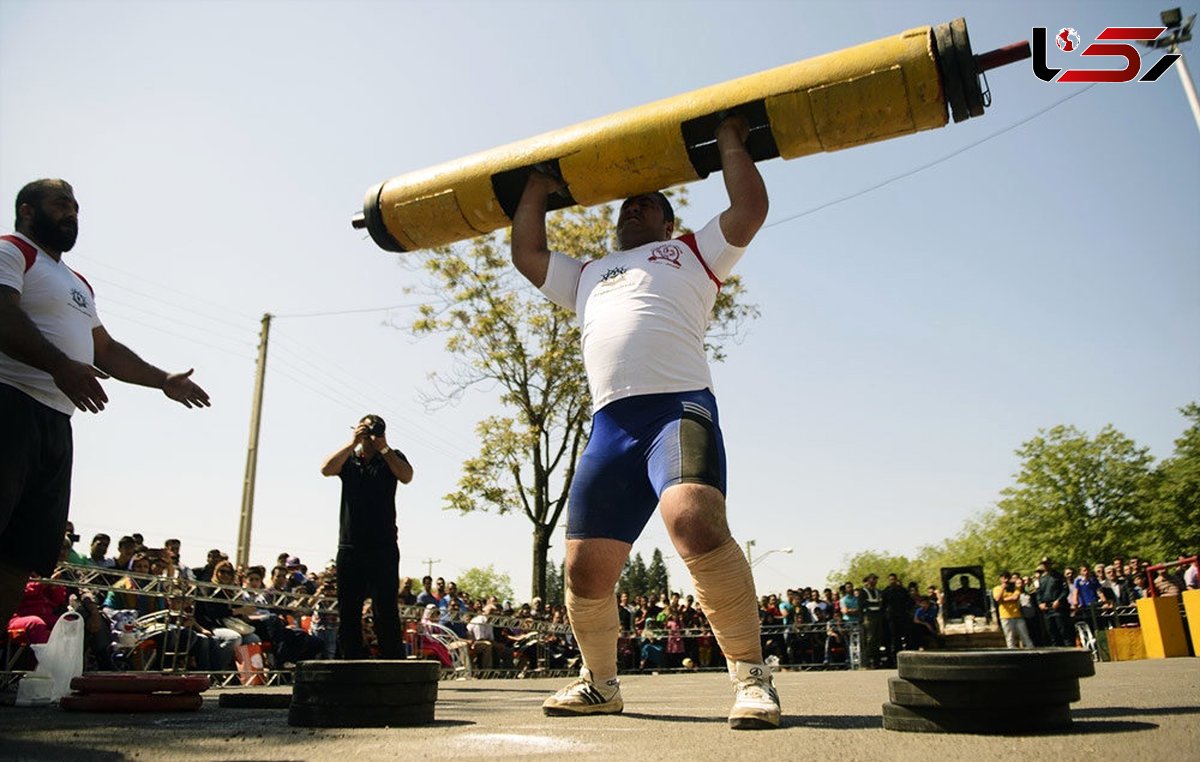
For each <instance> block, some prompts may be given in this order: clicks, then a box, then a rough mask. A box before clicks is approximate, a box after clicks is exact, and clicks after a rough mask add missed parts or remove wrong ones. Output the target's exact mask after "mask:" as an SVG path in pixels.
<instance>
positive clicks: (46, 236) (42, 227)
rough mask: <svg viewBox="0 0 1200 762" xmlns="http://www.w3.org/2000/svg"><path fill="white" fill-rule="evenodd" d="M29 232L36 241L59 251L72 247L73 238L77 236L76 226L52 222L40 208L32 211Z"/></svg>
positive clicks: (77, 229)
mask: <svg viewBox="0 0 1200 762" xmlns="http://www.w3.org/2000/svg"><path fill="white" fill-rule="evenodd" d="M29 232H31V233H32V234H33V238H34V240H36V241H37V242H38V243H40V244H42V245H43V246H46V247H49V248H51V249H55V250H57V251H59V252H67V251H70V250H71V249H72V248H74V246H75V239H76V238H77V237H78V236H79V228H78V227H77V226H75V225H68V224H66V223H62V222H54V221H53V220H51V219H50V217H49V216H48V215H45V214H43V213H42V212H41V210H37V211H35V212H34V214H33V219H32V220H30V222H29Z"/></svg>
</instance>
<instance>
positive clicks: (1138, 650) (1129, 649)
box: [1105, 627, 1146, 661]
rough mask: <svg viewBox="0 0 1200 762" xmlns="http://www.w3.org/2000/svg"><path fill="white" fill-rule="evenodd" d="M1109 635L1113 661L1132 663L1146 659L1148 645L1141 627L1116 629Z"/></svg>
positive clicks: (1109, 651) (1109, 647)
mask: <svg viewBox="0 0 1200 762" xmlns="http://www.w3.org/2000/svg"><path fill="white" fill-rule="evenodd" d="M1105 632H1106V633H1107V635H1108V653H1109V655H1110V656H1111V657H1112V660H1113V661H1132V660H1134V659H1145V658H1146V643H1145V641H1143V640H1142V628H1140V627H1114V628H1113V629H1111V630H1106V631H1105Z"/></svg>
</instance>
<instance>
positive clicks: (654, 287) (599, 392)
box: [541, 217, 745, 411]
mask: <svg viewBox="0 0 1200 762" xmlns="http://www.w3.org/2000/svg"><path fill="white" fill-rule="evenodd" d="M744 252H745V248H744V247H738V246H732V245H730V244H729V242H728V241H726V240H725V235H724V234H723V233H722V232H721V224H720V218H719V217H716V218H713V219H712V220H711V221H710V222H709V223H708V224H707V225H705V226H704V227H703V228H702V229H700V230H698V231H696V232H695V233H689V234H688V235H685V236H680V237H679V238H674V239H671V240H669V241H654V242H652V243H648V244H645V245H643V246H638V247H637V248H634V249H629V250H627V251H615V252H612V253H609V254H606V255H605V256H604V257H601V258H600V259H597V260H592V261H590V262H580V261H579V260H577V259H574V258H573V257H570V256H567V255H566V254H563V253H561V252H551V255H550V265H549V269H548V270H547V273H546V281H545V283H543V284H542V287H541V291H542V293H543V294H545V295H546V297H547V298H549V299H550V300H551V301H553V302H554V303H555V304H558V305H560V306H562V307H564V308H566V309H569V310H574V311H575V314H576V315H577V317H578V319H579V323H580V328H581V332H582V335H583V347H582V349H583V364H584V367H585V368H586V370H587V376H588V385H589V388H590V390H591V394H592V409H593V411H597V410H600V409H601V408H603V407H604V406H605V405H607V404H609V403H610V402H614V401H616V400H619V399H623V398H625V397H632V396H635V395H641V394H660V393H664V392H686V391H694V390H696V389H711V388H712V374H711V372H710V371H709V367H708V356H707V355H706V353H705V351H704V335H705V333H706V332H707V330H708V323H709V319H710V317H711V316H712V309H713V305H714V304H715V302H716V299H717V292H718V290H719V289H720V287H721V283H722V281H723V280H724V279H725V278H727V277H729V274H730V272H732V270H733V266H734V265H735V264H736V263H737V261H738V260H739V259H740V258H741V256H742V254H743V253H744Z"/></svg>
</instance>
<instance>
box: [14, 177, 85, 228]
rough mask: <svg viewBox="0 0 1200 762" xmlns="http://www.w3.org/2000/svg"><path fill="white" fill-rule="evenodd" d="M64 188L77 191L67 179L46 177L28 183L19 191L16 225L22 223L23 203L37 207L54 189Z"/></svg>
mask: <svg viewBox="0 0 1200 762" xmlns="http://www.w3.org/2000/svg"><path fill="white" fill-rule="evenodd" d="M62 188H65V189H66V191H67V192H68V193H72V194H74V193H75V189H74V188H72V187H71V184H70V183H69V182H67V181H66V180H57V179H53V178H48V177H45V178H42V179H41V180H34V181H33V182H31V183H26V185H25V187H24V188H22V189H21V190H19V191H17V203H16V204H15V205H14V207H13V209H14V212H15V216H16V222H14V223H13V225H14V226H16V225H20V224H21V205H22V204H29V205H30V206H32V207H34V208H36V207H37V206H38V205H39V204H41V203H42V199H44V198H45V197H46V196H48V195H50V193H51V192H52V191H55V190H58V189H62Z"/></svg>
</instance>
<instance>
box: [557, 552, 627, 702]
mask: <svg viewBox="0 0 1200 762" xmlns="http://www.w3.org/2000/svg"><path fill="white" fill-rule="evenodd" d="M630 547H631V546H630V545H629V544H628V543H625V542H621V541H619V540H610V539H589V540H567V563H566V571H567V573H566V577H567V579H566V587H567V616H568V617H569V618H570V620H571V631H572V632H573V633H574V634H575V642H576V644H577V645H578V646H579V653H580V656H582V658H583V667H582V669H580V672H579V679H578V680H575V681H574V682H572V683H571V684H570V685H568V686H567V687H565V688H563V689H562V690H560V691H559V692H558V693H556V694H554V695H553V696H551V697H550V698H548V699H546V701H545V702H544V703H543V704H542V710H543V711H544V712H545V713H546V714H548V715H555V716H566V715H580V714H617V713H618V712H620V711H621V710H622V709H623V708H624V706H625V705H624V701H623V700H622V699H621V686H620V682H619V681H618V680H617V638H618V636H619V635H620V631H621V622H620V619H619V618H618V617H617V599H616V595H615V593H614V592H613V588H614V587H615V586H616V584H617V580H618V579H620V576H621V569H622V568H624V566H625V559H627V558H628V557H629V549H630Z"/></svg>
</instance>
